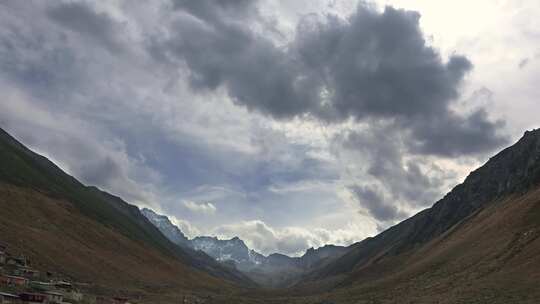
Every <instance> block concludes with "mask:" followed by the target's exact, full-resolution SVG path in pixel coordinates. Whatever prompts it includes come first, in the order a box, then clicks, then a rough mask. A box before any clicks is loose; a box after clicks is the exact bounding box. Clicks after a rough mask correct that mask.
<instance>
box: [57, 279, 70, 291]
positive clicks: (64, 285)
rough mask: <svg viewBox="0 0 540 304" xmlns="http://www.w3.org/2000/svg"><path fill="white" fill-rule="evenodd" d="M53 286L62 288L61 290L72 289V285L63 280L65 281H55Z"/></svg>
mask: <svg viewBox="0 0 540 304" xmlns="http://www.w3.org/2000/svg"><path fill="white" fill-rule="evenodd" d="M54 286H55V287H56V288H58V289H62V290H66V291H68V290H72V289H73V285H72V284H71V283H69V282H65V281H58V282H56V283H54Z"/></svg>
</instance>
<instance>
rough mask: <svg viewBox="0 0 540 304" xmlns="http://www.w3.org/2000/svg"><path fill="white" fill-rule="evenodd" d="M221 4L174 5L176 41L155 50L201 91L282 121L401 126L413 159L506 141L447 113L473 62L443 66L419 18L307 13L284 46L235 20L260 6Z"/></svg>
mask: <svg viewBox="0 0 540 304" xmlns="http://www.w3.org/2000/svg"><path fill="white" fill-rule="evenodd" d="M217 3H219V4H216V3H214V2H212V3H210V2H208V1H201V2H198V1H197V2H193V1H176V2H175V4H176V5H175V8H177V9H178V10H179V11H181V12H182V13H179V14H178V16H177V18H176V19H175V21H174V23H173V25H172V29H173V31H174V34H173V37H172V38H171V39H167V40H162V41H158V42H156V43H157V44H153V45H152V47H151V49H152V51H153V53H154V54H159V56H156V58H161V59H162V60H163V59H165V58H166V60H167V61H169V62H173V61H176V62H181V63H182V64H185V65H187V67H188V68H189V71H190V73H191V85H192V87H193V88H195V89H207V90H214V89H217V88H219V87H225V88H226V89H227V92H228V94H229V95H230V96H231V97H232V99H233V100H234V101H235V102H236V103H238V104H241V105H244V106H246V107H247V108H248V109H250V110H256V111H259V112H262V113H265V114H268V115H271V116H273V117H275V118H279V119H283V118H292V117H297V116H303V115H309V116H312V117H316V118H319V119H322V120H324V121H330V122H340V121H345V120H348V119H351V118H352V119H354V120H358V121H362V120H365V119H371V118H378V119H385V120H391V121H395V122H396V123H398V124H399V125H400V126H401V127H405V128H407V129H408V130H409V131H411V132H412V135H413V136H412V140H413V141H414V144H415V146H416V149H415V151H416V152H417V153H425V154H437V155H445V156H453V155H460V154H475V153H481V152H485V151H490V150H491V149H493V148H494V147H497V146H500V145H501V144H502V143H504V142H505V138H504V137H501V136H500V135H499V134H498V130H499V129H500V128H501V127H502V123H501V122H498V121H495V122H494V121H492V120H490V119H488V116H487V115H485V111H484V110H480V111H477V112H475V113H473V114H471V115H465V114H458V113H456V112H455V111H453V110H452V109H451V106H452V103H453V102H454V101H455V100H456V99H457V98H458V97H459V86H460V84H461V83H462V81H463V79H464V76H465V74H467V73H468V72H469V71H470V70H471V69H472V64H471V62H470V61H469V60H468V59H467V58H466V57H464V56H459V55H452V56H450V58H449V59H448V60H447V61H444V60H443V59H442V58H441V56H440V54H439V53H438V52H437V50H435V49H434V48H432V47H431V46H429V45H427V44H426V41H425V39H424V37H423V34H422V31H421V29H420V26H419V18H420V15H419V14H418V13H417V12H412V11H406V10H400V9H394V8H392V7H386V8H385V9H384V11H383V12H378V11H377V10H376V9H375V8H373V7H372V6H369V5H366V4H363V3H361V4H360V5H359V6H358V9H357V11H356V12H355V13H353V14H352V15H351V16H350V17H349V18H348V19H346V20H344V19H342V18H340V17H337V16H333V15H327V16H324V17H321V16H316V15H309V16H306V17H305V18H303V19H302V20H301V21H300V23H299V24H298V26H297V31H296V36H295V39H294V40H293V41H292V42H291V43H290V44H289V45H287V46H286V47H279V46H277V45H276V44H275V43H273V42H272V41H271V40H270V39H267V38H265V36H264V35H261V34H258V33H257V32H256V31H253V30H251V29H250V26H249V25H246V24H247V23H244V22H238V20H250V18H252V17H254V16H258V13H257V10H256V7H255V4H254V3H255V2H250V5H245V4H242V3H241V2H235V1H232V2H229V1H226V2H223V3H222V2H217ZM258 17H259V19H260V18H261V17H260V16H258ZM251 23H253V22H251ZM251 23H249V24H251ZM426 129H434V130H432V131H430V130H427V131H426ZM460 139H463V140H460ZM441 142H443V143H444V145H442V147H443V148H440V147H441V145H440V143H441ZM471 143H474V144H473V145H471Z"/></svg>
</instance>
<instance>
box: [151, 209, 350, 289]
mask: <svg viewBox="0 0 540 304" xmlns="http://www.w3.org/2000/svg"><path fill="white" fill-rule="evenodd" d="M141 212H142V214H143V215H144V216H146V218H148V220H149V221H150V222H151V223H152V224H154V225H155V226H156V227H157V228H158V229H159V230H160V231H161V232H162V233H163V235H165V236H166V237H167V238H168V239H169V240H171V241H172V242H173V243H175V244H177V245H179V246H182V247H187V248H190V249H193V250H197V251H202V252H204V253H206V254H208V255H209V256H211V257H213V258H214V259H216V260H217V261H219V262H222V263H231V264H232V265H233V266H234V267H235V268H237V269H238V270H240V271H242V272H244V273H245V274H246V275H247V276H248V277H250V278H251V279H252V280H253V281H255V282H257V283H259V284H260V285H262V286H267V287H285V286H289V285H291V284H293V283H295V280H297V279H300V278H301V277H302V275H303V274H306V273H308V272H309V271H310V270H312V269H314V268H315V266H320V265H322V264H323V263H326V262H329V261H331V260H333V259H336V258H338V257H340V256H341V255H343V254H344V253H345V252H347V251H348V249H347V248H346V247H343V246H334V245H326V246H324V247H321V248H317V249H314V248H310V249H308V250H307V251H306V253H305V254H304V255H302V256H301V257H289V256H286V255H283V254H279V253H274V254H270V255H269V256H264V255H262V254H260V253H258V252H256V251H255V250H253V249H249V248H248V246H246V244H245V243H244V241H243V240H241V239H240V238H238V237H234V238H232V239H229V240H221V239H218V238H217V237H209V236H197V237H195V238H193V239H191V240H190V239H188V238H187V237H186V236H185V235H184V233H183V232H182V231H181V230H180V229H179V228H178V226H176V225H174V224H173V223H172V222H171V221H170V219H169V218H168V217H167V216H165V215H161V214H157V213H156V212H154V211H152V210H150V209H148V208H143V209H142V210H141Z"/></svg>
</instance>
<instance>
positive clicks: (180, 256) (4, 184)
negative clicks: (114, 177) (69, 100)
mask: <svg viewBox="0 0 540 304" xmlns="http://www.w3.org/2000/svg"><path fill="white" fill-rule="evenodd" d="M0 199H1V200H2V207H3V212H1V213H0V227H1V229H2V230H0V235H1V238H2V239H4V240H5V241H7V242H8V243H9V244H10V245H11V248H12V250H15V251H20V252H25V251H32V252H33V253H34V254H33V256H32V257H33V259H34V260H35V261H37V262H38V263H40V264H42V266H43V267H46V268H52V269H54V270H56V271H59V272H61V273H64V274H66V275H68V276H70V277H72V278H74V279H78V280H86V281H90V282H96V283H97V284H98V285H100V286H101V287H104V288H113V289H114V288H115V287H116V286H117V284H114V283H111V282H118V283H121V285H122V286H124V289H125V288H127V287H129V286H139V287H141V286H143V287H145V286H146V287H148V286H152V285H158V286H171V287H172V286H177V287H182V288H188V287H189V288H203V287H204V288H213V289H216V290H217V289H219V288H221V287H223V286H230V284H229V283H225V282H224V281H222V280H219V279H214V278H211V277H210V276H209V275H208V274H210V275H212V276H214V277H219V278H224V279H226V280H230V281H234V282H238V283H241V284H251V282H250V281H249V279H247V278H246V277H245V276H244V275H242V274H241V273H239V272H238V271H236V270H234V269H230V268H226V267H224V266H223V265H220V264H219V263H216V262H215V261H214V260H213V259H211V258H210V257H208V256H207V255H205V254H202V253H197V254H195V255H194V254H190V253H187V252H186V251H184V250H182V249H181V248H180V247H178V246H177V245H175V244H173V243H172V242H170V241H169V240H168V239H167V238H166V237H165V236H164V235H163V234H162V233H161V232H160V231H159V230H158V229H157V228H156V227H154V226H153V225H152V224H151V223H150V222H149V221H148V220H147V219H146V217H145V216H143V215H142V214H141V212H140V211H139V209H138V208H137V207H135V206H132V205H129V204H128V203H126V202H124V201H123V200H122V199H120V198H118V197H116V196H113V195H111V194H108V193H106V192H103V191H101V190H99V189H97V188H95V187H87V186H85V185H83V184H81V183H80V182H78V181H77V180H76V179H75V178H73V177H71V176H69V175H67V174H66V173H64V172H63V171H62V170H61V169H60V168H58V167H57V166H56V165H54V164H53V163H52V162H50V161H49V160H47V159H46V158H45V157H43V156H40V155H38V154H35V153H34V152H32V151H30V150H29V149H27V148H26V147H24V146H23V145H22V144H20V143H19V142H17V141H16V140H15V139H14V138H12V137H11V136H10V135H9V134H7V133H6V132H4V131H3V130H1V129H0ZM21 214H22V215H25V216H22V217H21V216H20V215H21ZM17 215H18V216H17ZM44 223H48V224H47V225H45V224H44ZM77 223H84V225H85V226H82V227H81V226H78V224H77ZM62 232H63V233H62ZM58 234H60V235H58ZM38 236H39V237H38ZM83 236H84V237H83ZM30 240H31V241H32V242H30ZM60 240H62V242H60V243H58V242H59V241H60ZM21 244H22V245H21ZM24 244H32V245H24ZM51 244H56V246H58V247H52V246H51ZM34 248H35V249H34ZM60 248H61V249H62V250H58V249H60ZM103 259H107V260H106V261H103ZM61 261H70V263H65V264H64V263H62V262H61ZM108 261H110V262H108ZM113 261H114V262H113ZM142 262H144V263H142ZM102 264H106V265H110V267H107V268H102V267H101V266H100V265H102ZM116 265H126V267H119V266H116ZM127 265H131V266H127ZM97 269H100V270H101V271H95V270H97ZM137 269H138V270H139V271H136V270H137ZM197 269H198V270H197ZM201 271H204V272H206V273H208V274H205V273H203V272H201ZM145 274H148V276H146V275H145ZM162 275H163V276H166V277H167V279H164V280H159V279H158V278H160V277H161V276H162ZM113 278H115V279H116V280H112V279H113ZM192 282H198V283H192ZM201 282H205V283H201ZM120 287H121V286H120Z"/></svg>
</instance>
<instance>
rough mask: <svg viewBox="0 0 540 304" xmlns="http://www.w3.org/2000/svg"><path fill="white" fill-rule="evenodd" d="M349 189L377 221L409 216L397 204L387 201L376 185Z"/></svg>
mask: <svg viewBox="0 0 540 304" xmlns="http://www.w3.org/2000/svg"><path fill="white" fill-rule="evenodd" d="M349 190H351V192H352V193H353V194H354V195H355V198H356V199H357V200H358V202H359V203H360V205H361V206H362V207H364V208H365V209H366V210H367V211H368V212H369V214H370V215H371V216H373V217H374V218H375V219H376V220H377V221H381V222H387V221H395V220H399V219H402V218H404V217H406V216H407V214H406V213H404V212H402V211H400V210H399V209H398V208H397V207H396V206H395V205H392V204H389V203H387V202H385V200H384V199H383V198H382V195H381V194H380V193H379V192H378V190H377V188H376V187H368V186H351V187H349Z"/></svg>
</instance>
